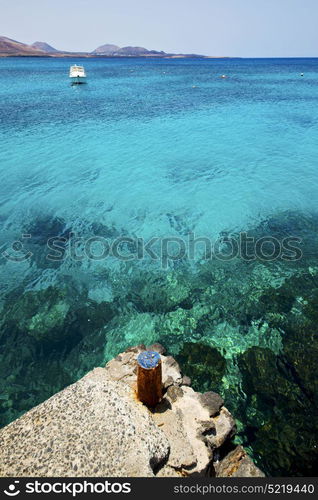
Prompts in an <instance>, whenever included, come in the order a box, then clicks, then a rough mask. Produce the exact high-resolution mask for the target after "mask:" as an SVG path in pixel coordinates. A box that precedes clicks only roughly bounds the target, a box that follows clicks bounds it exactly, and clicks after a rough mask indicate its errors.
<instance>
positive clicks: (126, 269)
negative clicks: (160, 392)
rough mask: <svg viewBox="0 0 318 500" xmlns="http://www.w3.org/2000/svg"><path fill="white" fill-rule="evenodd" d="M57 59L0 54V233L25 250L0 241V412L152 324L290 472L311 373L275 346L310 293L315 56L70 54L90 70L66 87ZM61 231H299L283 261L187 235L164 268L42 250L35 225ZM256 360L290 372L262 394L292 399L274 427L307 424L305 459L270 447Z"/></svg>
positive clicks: (267, 399) (296, 462)
mask: <svg viewBox="0 0 318 500" xmlns="http://www.w3.org/2000/svg"><path fill="white" fill-rule="evenodd" d="M72 62H73V61H69V60H64V59H31V58H30V59H23V58H17V59H0V139H1V143H0V168H1V174H2V182H1V185H0V192H1V196H0V217H1V222H2V234H1V241H0V244H1V248H2V251H4V250H5V249H8V247H10V245H11V243H12V242H13V241H15V240H17V239H21V234H23V233H28V234H31V238H30V239H28V240H24V243H25V248H26V249H27V250H30V251H32V253H33V257H32V258H31V259H30V260H28V261H24V262H21V263H16V262H12V261H8V260H7V259H5V258H2V259H1V267H0V276H1V297H0V300H1V303H2V306H3V319H2V333H1V335H0V343H1V350H2V371H3V374H2V375H3V380H4V387H3V399H2V400H3V402H4V404H3V409H2V413H1V414H2V416H3V424H5V423H7V422H8V421H10V420H12V419H13V418H16V417H17V416H18V415H19V414H21V413H23V411H26V410H27V409H29V408H30V407H31V406H33V405H34V404H36V403H38V402H39V401H41V400H43V399H45V398H46V397H48V396H49V395H51V394H52V393H53V392H55V391H57V390H59V389H60V388H61V387H63V386H64V385H66V384H67V383H70V382H71V381H73V380H76V378H78V377H80V376H81V375H83V373H85V371H87V370H89V369H91V368H93V367H94V366H95V365H96V364H102V363H103V362H105V360H107V359H109V358H110V357H111V356H114V355H116V354H117V353H118V352H120V350H122V349H124V348H125V347H127V346H129V345H132V344H136V343H138V342H145V343H146V344H147V343H151V342H153V341H158V340H161V341H162V343H163V344H165V345H166V346H167V347H168V348H169V350H170V351H171V352H173V353H174V354H175V355H179V356H180V361H181V362H182V363H183V364H184V370H185V371H186V368H188V370H190V371H191V372H192V373H191V375H192V378H193V381H194V384H196V385H197V387H198V388H200V389H205V390H208V389H217V390H219V391H221V392H223V394H224V396H225V397H226V402H227V404H228V406H230V407H231V409H232V410H233V412H234V413H235V415H236V416H237V417H238V419H239V429H240V432H241V434H240V435H241V438H240V439H241V441H242V442H243V443H244V444H245V445H246V446H249V447H250V451H251V453H253V454H254V455H255V458H256V459H257V460H259V463H260V465H261V466H262V467H264V468H265V469H266V470H267V471H268V473H271V474H276V475H277V474H282V473H283V474H289V475H292V474H299V475H305V472H304V471H305V470H310V466H311V464H313V463H314V460H316V458H315V457H316V455H315V449H316V448H315V446H316V441H315V439H316V437H315V436H314V431H313V429H311V428H310V426H309V428H308V429H307V428H306V429H305V430H304V429H303V428H302V427H301V424H300V423H299V422H300V415H301V412H303V413H304V414H306V415H311V413H310V412H312V413H314V410H313V408H314V406H313V405H315V404H316V403H315V402H314V401H313V397H312V395H311V392H310V391H312V392H314V390H313V389H312V388H311V389H308V387H306V383H305V382H303V381H302V382H301V383H300V382H299V380H300V378H301V376H300V374H299V373H297V376H296V375H295V373H294V372H295V370H296V368H295V366H296V365H297V363H298V366H299V360H295V359H293V357H292V355H291V354H289V355H288V356H287V354H286V353H287V351H288V352H289V351H293V352H294V351H295V350H296V351H297V349H298V346H297V345H296V344H293V348H292V347H291V344H290V345H289V344H288V342H289V341H290V342H291V340H290V339H293V340H292V342H294V343H295V342H296V340H295V339H294V336H295V338H297V335H298V333H297V332H299V331H300V330H301V329H302V328H305V327H304V325H303V324H302V325H301V327H299V328H298V327H297V328H296V330H297V331H296V332H295V331H294V326H290V324H291V325H297V324H298V323H297V322H298V320H299V318H301V319H303V318H305V319H304V321H305V325H306V328H307V329H308V328H309V330H310V328H311V327H310V325H308V324H307V323H306V321H307V320H308V321H309V322H310V321H313V317H312V316H310V314H311V313H309V312H308V311H307V310H306V311H305V310H299V307H300V306H299V304H302V302H301V301H300V302H299V297H300V298H302V300H305V302H306V301H307V305H306V304H305V306H304V307H307V306H308V303H310V301H315V300H316V299H315V293H314V290H315V288H316V283H315V276H316V275H315V272H316V271H315V269H316V268H315V266H316V265H317V262H316V253H315V245H314V243H315V242H316V239H315V238H316V234H317V223H316V220H317V219H316V215H315V214H316V212H317V207H316V204H317V201H316V200H317V197H318V182H317V175H316V163H317V160H316V158H317V134H318V116H317V112H316V108H317V100H318V60H317V59H285V60H284V59H281V60H278V59H273V60H263V59H259V60H204V61H202V60H201V61H200V60H142V59H125V60H120V59H118V60H107V59H100V60H99V59H87V60H86V59H85V61H84V62H83V64H84V65H85V68H86V70H87V73H88V78H89V83H88V85H81V86H75V87H72V86H70V84H69V82H68V78H67V74H68V66H69V64H71V63H72ZM74 62H76V61H74ZM300 73H304V76H303V77H301V76H300ZM222 74H226V75H228V78H227V79H221V78H220V75H222ZM70 231H74V232H76V234H78V235H79V236H81V237H83V238H84V237H85V238H88V237H90V236H98V237H100V236H102V237H107V238H109V239H114V238H116V237H119V236H122V235H124V236H129V237H133V238H136V237H139V238H144V239H145V240H149V239H150V238H151V237H159V238H163V237H167V236H175V237H180V236H181V237H185V236H186V235H187V234H188V233H189V232H192V231H193V232H195V235H196V236H197V237H209V238H211V239H212V241H214V240H216V239H217V238H218V236H219V235H220V233H224V232H234V233H235V234H237V233H238V232H239V231H251V232H253V231H254V233H255V234H256V233H257V235H258V236H263V235H264V234H267V235H268V234H269V235H274V236H275V237H278V238H281V237H282V236H286V235H291V234H292V235H296V236H300V237H302V238H304V240H305V243H306V244H305V246H304V258H303V259H302V260H301V262H298V263H293V262H292V263H290V262H281V261H279V262H278V261H275V262H274V263H266V262H265V263H264V262H258V261H257V262H253V263H250V264H246V263H244V262H241V261H235V262H231V263H223V262H217V263H212V262H204V261H202V259H200V255H199V253H197V254H196V255H195V260H194V262H193V261H192V262H189V261H184V260H183V261H182V262H179V261H176V262H172V261H171V262H169V265H168V269H166V270H162V269H161V268H160V262H157V261H156V262H151V261H150V260H149V258H145V259H143V260H142V261H138V262H136V261H133V262H128V263H125V262H121V261H118V259H115V258H108V259H105V260H103V261H98V260H92V259H84V260H83V261H76V262H75V261H74V260H71V259H69V258H66V259H64V260H63V261H62V262H54V263H52V262H48V261H47V260H46V258H45V256H46V254H47V249H46V247H45V243H46V239H47V237H48V236H57V235H62V236H65V235H68V234H69V232H70ZM81 248H82V247H81ZM13 253H14V252H13ZM309 268H310V269H311V271H308V269H309ZM299 274H301V276H302V278H299V277H298V275H299ZM295 279H300V283H298V282H297V285H296V284H295V283H294V282H293V281H292V284H291V281H288V280H295ZM295 287H296V289H297V293H296V292H295V296H293V292H291V289H292V290H293V289H294V288H295ZM273 289H274V290H278V291H275V292H273ZM286 289H287V290H288V292H286ZM286 294H287V295H288V297H289V302H290V307H289V306H288V307H287V306H286ZM264 297H265V298H264ZM277 297H279V299H277ZM304 297H305V298H304ZM277 302H279V305H277ZM287 302H288V301H287ZM289 302H288V304H289ZM259 304H261V307H260V306H259ZM273 304H274V305H273ZM297 307H298V309H297ZM308 307H309V306H308ZM295 308H296V309H295ZM255 311H256V312H255ZM295 311H296V312H295ZM297 311H298V312H297ZM268 315H272V316H268ZM273 315H274V316H273ZM308 318H309V319H308ZM287 323H288V325H287ZM264 325H265V326H264ZM290 329H291V330H292V331H290ZM299 329H300V330H299ZM312 334H313V335H314V332H313V333H312ZM300 342H301V343H302V345H303V344H304V342H303V341H300ZM315 342H316V337H314V339H313V340H312V339H311V346H312V345H314V346H315V345H316V344H315ZM193 343H195V344H196V348H198V353H197V357H196V358H195V359H194V360H193V359H192V358H191V356H190V354H189V352H191V351H192V352H193ZM189 344H190V350H188V351H187V346H188V345H189ZM287 344H288V346H287ZM255 348H257V349H263V350H264V352H263V351H257V350H256V351H255ZM209 349H212V351H211V352H210V351H209ZM253 349H254V350H253ZM308 349H309V347H308ZM206 353H208V354H206ZM209 353H210V354H209ZM246 353H247V354H246ZM264 353H265V354H264ZM282 353H283V354H282ZM307 354H308V353H307ZM219 355H220V356H221V358H219ZM281 356H283V358H281ZM304 356H305V353H304ZM282 359H283V361H282ZM223 360H225V362H223ZM224 363H225V364H224ZM266 363H268V364H269V365H270V366H272V365H273V366H275V367H276V368H277V377H276V379H275V380H274V381H272V382H273V383H274V384H275V385H277V384H278V385H279V386H280V387H281V388H282V392H283V388H284V391H285V392H286V387H285V384H290V386H288V387H289V389H288V390H289V391H290V393H293V392H295V391H296V392H297V390H299V391H300V393H299V394H298V396H297V398H298V400H299V401H300V400H301V399H302V394H303V393H305V394H306V397H307V399H308V401H309V402H308V404H307V403H306V405H305V408H303V407H302V406H301V404H300V403H296V402H295V401H294V399H293V398H291V399H289V400H288V401H286V402H284V405H283V406H279V404H278V403H277V411H276V415H279V418H280V419H281V420H283V419H284V418H285V416H284V411H287V410H286V409H287V408H288V411H290V407H291V406H292V408H293V409H294V412H295V418H294V420H292V423H291V427H294V428H295V426H296V427H297V425H298V435H301V434H302V433H303V434H304V433H307V434H308V436H309V435H311V436H313V439H314V442H310V443H309V444H308V445H306V446H308V447H309V448H310V450H311V451H310V453H309V458H308V456H307V462H306V464H305V465H303V464H302V465H301V462H302V461H304V457H303V455H304V454H305V452H304V453H303V452H302V444H300V445H297V446H294V448H293V449H292V451H291V448H290V446H286V445H285V444H284V445H283V446H281V449H280V454H278V455H279V459H276V456H277V446H279V445H278V444H277V443H278V442H279V441H281V439H280V435H278V434H279V431H277V429H276V430H275V429H272V430H271V433H272V434H273V433H275V432H276V433H278V434H277V435H275V438H273V435H272V434H271V433H270V431H268V429H269V428H271V426H272V423H271V419H272V418H273V415H274V414H275V412H273V410H272V408H273V401H272V400H273V398H274V400H275V397H276V396H275V395H273V394H271V395H269V394H268V391H267V392H266V391H265V394H263V392H262V389H261V388H260V386H262V387H264V381H263V378H262V377H263V375H262V369H264V370H265V372H266V369H267V368H266V366H267V365H266ZM293 363H294V364H295V366H294V365H293ZM214 364H215V366H216V367H217V368H216V370H215V373H214V372H213V373H212V372H211V370H212V368H211V366H214ZM282 364H283V365H284V369H282V368H281V366H282ZM201 365H202V366H201ZM250 365H251V366H256V368H255V373H254V376H255V383H254V388H253V390H252V389H249V388H248V387H247V385H248V384H246V382H244V377H246V379H249V378H250V377H251V373H250V370H252V368H251V366H250ZM258 365H259V366H260V368H258ZM311 368H312V371H313V372H314V370H315V366H314V360H312V367H311ZM212 371H213V370H212ZM296 371H297V370H296ZM8 377H9V378H8ZM280 377H282V379H281V378H280ZM286 381H287V382H286ZM8 385H9V386H10V389H9V390H8ZM265 385H266V384H265ZM294 385H295V387H294ZM296 387H297V389H296ZM299 387H300V389H299ZM304 391H305V392H304ZM287 392H288V391H287ZM277 398H278V399H281V398H280V396H279V391H278V392H277ZM275 401H276V400H275ZM274 406H275V405H274ZM270 408H271V410H270ZM280 432H281V435H283V434H284V432H285V433H286V435H288V437H286V438H284V440H285V442H289V440H290V442H291V441H292V440H293V439H294V437H293V436H292V435H291V433H290V432H289V428H288V429H287V430H286V427H283V428H282V429H281V431H280ZM307 434H305V438H304V439H307ZM273 441H274V443H275V445H274V446H273V453H272V454H271V453H270V452H269V451H270V449H271V446H272V445H271V443H272V442H273ZM275 446H276V450H275ZM264 450H266V452H268V455H269V457H270V458H269V459H266V457H265V455H266V453H265V452H264ZM307 455H308V453H307ZM287 456H292V459H290V460H288V459H287V458H286V457H287ZM275 460H276V462H275ZM274 462H275V463H274ZM308 464H309V465H308Z"/></svg>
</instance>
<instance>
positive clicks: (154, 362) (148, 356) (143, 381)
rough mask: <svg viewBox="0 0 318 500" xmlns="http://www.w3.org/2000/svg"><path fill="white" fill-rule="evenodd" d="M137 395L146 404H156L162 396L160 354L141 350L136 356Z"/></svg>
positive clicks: (152, 405)
mask: <svg viewBox="0 0 318 500" xmlns="http://www.w3.org/2000/svg"><path fill="white" fill-rule="evenodd" d="M137 397H138V399H139V401H141V402H142V403H144V404H146V405H147V406H150V407H154V406H156V405H157V404H158V403H159V401H160V400H161V398H162V370H161V359H160V354H159V353H158V352H155V351H143V352H141V353H140V354H139V355H138V357H137Z"/></svg>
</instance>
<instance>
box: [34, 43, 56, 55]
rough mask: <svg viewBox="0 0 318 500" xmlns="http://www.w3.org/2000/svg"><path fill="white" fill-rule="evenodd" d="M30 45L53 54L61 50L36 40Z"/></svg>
mask: <svg viewBox="0 0 318 500" xmlns="http://www.w3.org/2000/svg"><path fill="white" fill-rule="evenodd" d="M30 47H33V48H34V49H38V50H43V52H46V53H47V54H53V53H54V52H59V51H58V50H56V49H55V48H54V47H52V46H51V45H49V44H48V43H45V42H34V43H32V45H31V46H30Z"/></svg>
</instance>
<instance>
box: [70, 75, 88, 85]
mask: <svg viewBox="0 0 318 500" xmlns="http://www.w3.org/2000/svg"><path fill="white" fill-rule="evenodd" d="M70 80H71V85H81V84H83V83H87V81H86V77H84V76H73V77H72V76H71V77H70Z"/></svg>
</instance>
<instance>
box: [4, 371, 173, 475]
mask: <svg viewBox="0 0 318 500" xmlns="http://www.w3.org/2000/svg"><path fill="white" fill-rule="evenodd" d="M0 440H1V443H2V445H1V451H0V476H6V477H8V476H15V477H21V476H28V477H30V476H45V477H47V476H52V477H57V476H62V477H83V476H84V477H85V476H86V477H92V476H104V477H105V476H108V477H110V476H113V477H117V476H118V477H120V476H122V477H126V476H132V477H136V476H138V477H139V476H153V475H154V472H153V469H154V468H157V467H159V466H160V464H163V463H164V462H165V461H166V459H167V457H168V454H169V443H168V440H167V438H166V437H165V435H164V433H163V432H162V431H161V430H160V429H159V428H158V427H157V426H156V425H155V423H154V421H153V419H152V417H151V415H150V413H149V412H148V410H147V408H145V406H143V405H142V404H141V403H139V402H137V401H136V400H135V398H134V397H133V394H132V391H131V389H130V388H129V386H127V385H126V384H123V383H122V382H115V381H113V380H111V379H110V378H109V377H108V376H107V372H106V371H105V370H104V369H103V368H97V369H95V370H93V371H92V372H90V373H89V374H88V375H86V376H85V377H84V378H83V379H81V380H80V381H79V382H77V383H76V384H73V385H71V386H69V387H68V388H66V389H64V390H63V391H61V392H59V393H58V394H56V395H55V396H53V397H52V398H50V399H48V400H47V401H45V402H44V403H42V404H41V405H39V406H37V407H35V408H34V409H32V410H31V411H29V412H28V413H26V414H25V415H24V416H23V417H21V418H20V419H18V420H16V421H15V422H13V423H11V424H10V425H8V426H7V427H5V428H4V429H2V430H1V431H0Z"/></svg>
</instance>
